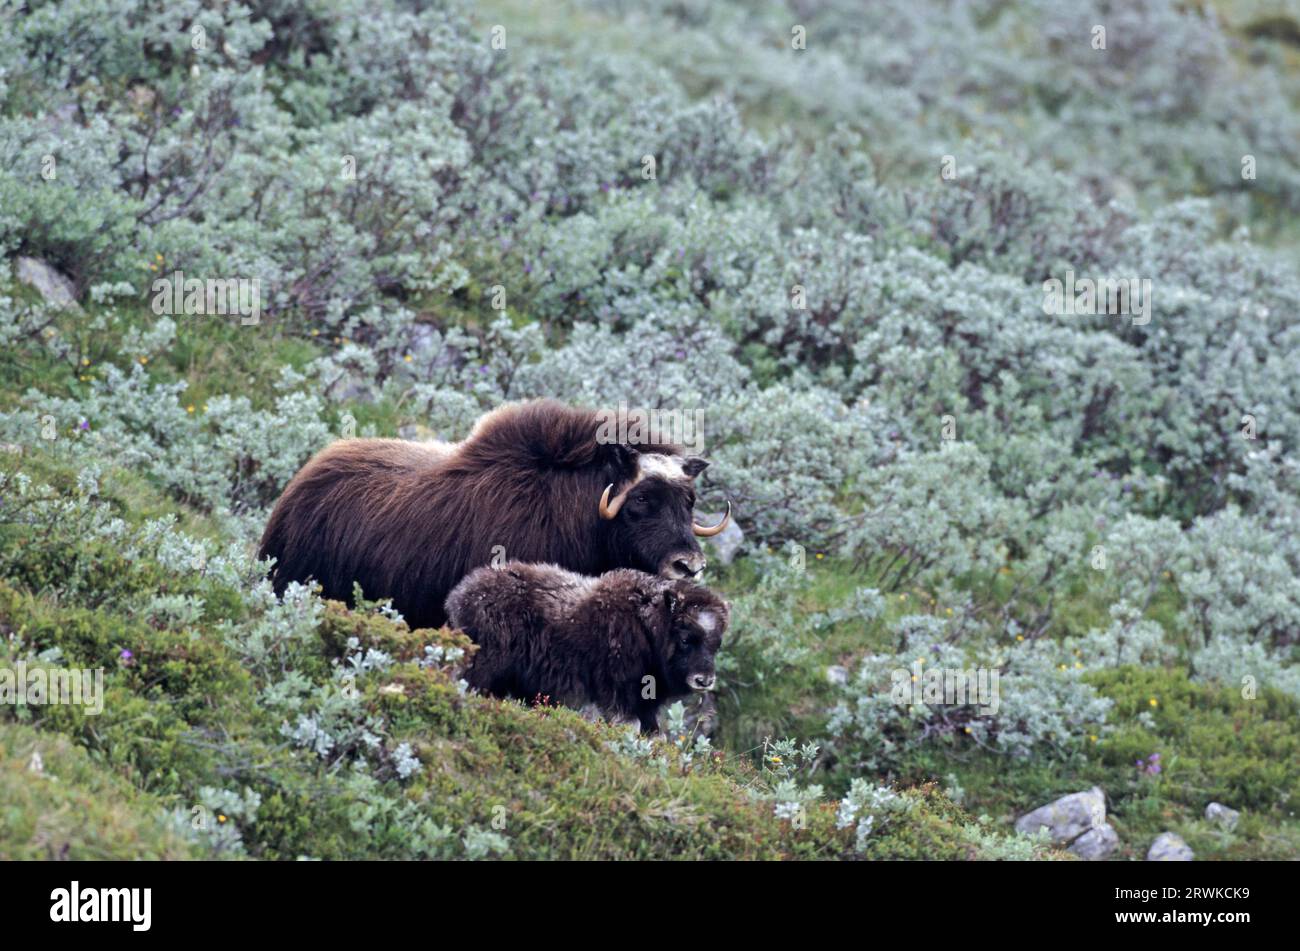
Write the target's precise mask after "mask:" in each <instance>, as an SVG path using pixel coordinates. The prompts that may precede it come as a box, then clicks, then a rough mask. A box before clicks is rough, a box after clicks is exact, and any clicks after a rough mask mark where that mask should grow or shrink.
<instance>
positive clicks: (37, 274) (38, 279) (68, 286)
mask: <svg viewBox="0 0 1300 951" xmlns="http://www.w3.org/2000/svg"><path fill="white" fill-rule="evenodd" d="M16 263H17V266H16V268H15V269H14V273H15V275H16V276H17V278H18V280H20V281H22V282H23V283H24V284H29V285H31V286H32V287H34V288H36V290H37V291H39V292H40V295H41V298H42V299H43V300H44V301H45V303H47V304H49V305H50V306H51V307H58V308H61V309H65V310H76V311H79V310H81V307H80V306H78V304H77V295H76V291H75V289H74V288H73V286H72V281H70V280H68V278H67V277H65V276H64V275H62V274H60V273H59V272H58V271H56V270H55V269H54V268H52V267H50V266H49V265H48V264H46V263H45V262H44V261H38V260H36V258H24V257H20V258H18V260H17V262H16Z"/></svg>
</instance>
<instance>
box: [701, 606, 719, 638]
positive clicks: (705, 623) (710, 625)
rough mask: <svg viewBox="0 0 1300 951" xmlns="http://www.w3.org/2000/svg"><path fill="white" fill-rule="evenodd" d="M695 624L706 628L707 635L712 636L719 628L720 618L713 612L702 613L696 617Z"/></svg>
mask: <svg viewBox="0 0 1300 951" xmlns="http://www.w3.org/2000/svg"><path fill="white" fill-rule="evenodd" d="M695 622H696V623H697V624H699V625H700V627H702V628H704V631H705V633H707V634H712V633H713V631H714V629H715V628H716V627H717V626H718V616H717V615H716V614H714V613H713V612H712V611H701V612H700V613H699V614H697V615H696V616H695Z"/></svg>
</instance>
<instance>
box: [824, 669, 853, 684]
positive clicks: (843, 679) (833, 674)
mask: <svg viewBox="0 0 1300 951" xmlns="http://www.w3.org/2000/svg"><path fill="white" fill-rule="evenodd" d="M826 679H827V680H829V681H830V682H831V683H833V684H835V686H837V687H839V686H842V685H844V684H846V683H848V682H849V669H848V668H847V667H841V666H840V665H839V664H832V665H831V666H829V667H827V668H826Z"/></svg>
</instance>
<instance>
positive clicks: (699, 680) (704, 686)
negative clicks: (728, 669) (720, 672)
mask: <svg viewBox="0 0 1300 951" xmlns="http://www.w3.org/2000/svg"><path fill="white" fill-rule="evenodd" d="M716 679H717V678H716V677H714V676H713V674H691V679H690V685H691V689H692V690H712V689H713V682H714V680H716Z"/></svg>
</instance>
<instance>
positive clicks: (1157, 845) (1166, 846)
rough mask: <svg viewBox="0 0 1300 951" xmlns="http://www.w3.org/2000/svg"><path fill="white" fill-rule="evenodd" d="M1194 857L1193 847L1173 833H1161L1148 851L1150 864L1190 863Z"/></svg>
mask: <svg viewBox="0 0 1300 951" xmlns="http://www.w3.org/2000/svg"><path fill="white" fill-rule="evenodd" d="M1194 857H1195V856H1194V855H1193V854H1192V850H1191V847H1190V846H1188V844H1187V843H1186V842H1184V841H1183V840H1182V838H1181V837H1180V836H1177V835H1175V834H1174V833H1172V832H1161V833H1160V834H1159V835H1158V836H1156V840H1155V841H1154V842H1152V843H1151V848H1150V849H1149V850H1147V861H1148V862H1190V861H1191V860H1192V859H1193V858H1194Z"/></svg>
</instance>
